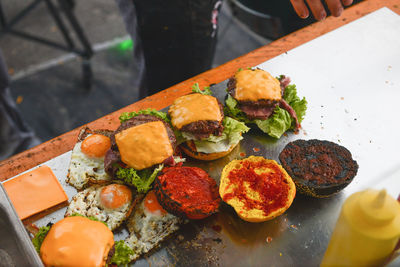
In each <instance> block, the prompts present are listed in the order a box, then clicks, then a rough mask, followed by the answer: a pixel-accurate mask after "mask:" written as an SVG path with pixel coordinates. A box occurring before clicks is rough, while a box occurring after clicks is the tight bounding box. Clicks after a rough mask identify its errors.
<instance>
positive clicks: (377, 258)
mask: <svg viewBox="0 0 400 267" xmlns="http://www.w3.org/2000/svg"><path fill="white" fill-rule="evenodd" d="M399 238H400V203H399V202H398V201H397V200H396V199H394V198H393V197H391V196H390V195H388V194H387V193H386V190H384V189H383V190H381V191H378V190H372V189H369V190H365V191H361V192H357V193H354V194H352V195H351V196H350V197H348V198H347V199H346V201H345V202H344V204H343V206H342V210H341V213H340V216H339V219H338V221H337V223H336V227H335V230H334V231H333V233H332V237H331V240H330V242H329V245H328V248H327V250H326V252H325V255H324V258H323V259H322V263H321V267H328V266H377V265H381V264H383V263H384V262H385V260H386V258H387V257H388V256H389V255H390V254H391V252H393V250H394V248H395V246H396V244H397V241H398V240H399Z"/></svg>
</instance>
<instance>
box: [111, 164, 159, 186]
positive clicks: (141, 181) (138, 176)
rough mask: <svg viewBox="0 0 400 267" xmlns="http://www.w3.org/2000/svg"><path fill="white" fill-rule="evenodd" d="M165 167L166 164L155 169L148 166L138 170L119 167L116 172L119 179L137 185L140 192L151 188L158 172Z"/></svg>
mask: <svg viewBox="0 0 400 267" xmlns="http://www.w3.org/2000/svg"><path fill="white" fill-rule="evenodd" d="M163 168H164V164H160V165H158V167H156V168H155V169H154V170H152V169H151V168H147V169H144V170H140V171H137V170H135V169H133V168H121V167H120V168H119V169H118V170H117V173H116V177H117V178H118V179H121V180H123V181H124V182H125V183H127V184H129V185H133V186H135V187H136V189H137V191H138V192H139V193H146V192H147V191H149V190H150V189H151V184H152V183H153V182H154V179H156V176H157V174H158V173H159V172H160V171H161V170H162V169H163Z"/></svg>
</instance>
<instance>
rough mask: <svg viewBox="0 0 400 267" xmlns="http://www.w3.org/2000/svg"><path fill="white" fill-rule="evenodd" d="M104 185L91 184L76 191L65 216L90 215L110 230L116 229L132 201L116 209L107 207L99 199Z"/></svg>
mask: <svg viewBox="0 0 400 267" xmlns="http://www.w3.org/2000/svg"><path fill="white" fill-rule="evenodd" d="M103 187H104V186H99V185H95V186H91V187H89V188H87V189H85V190H83V191H81V192H79V193H77V194H76V195H75V196H74V197H73V198H72V200H71V202H70V204H69V206H68V208H67V211H66V213H65V216H66V217H67V216H71V215H73V214H80V215H83V216H86V217H89V216H92V217H94V218H96V219H98V220H99V221H102V222H105V223H106V224H107V226H108V228H110V230H111V231H113V230H115V229H117V228H118V227H119V226H120V225H121V224H122V223H123V222H124V221H125V219H126V218H127V216H129V214H130V211H131V208H132V202H130V203H126V204H124V205H123V206H121V207H120V208H118V209H107V208H105V207H104V206H103V205H102V204H101V201H100V192H101V189H102V188H103Z"/></svg>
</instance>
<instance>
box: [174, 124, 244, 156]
mask: <svg viewBox="0 0 400 267" xmlns="http://www.w3.org/2000/svg"><path fill="white" fill-rule="evenodd" d="M222 125H223V126H224V131H223V132H222V134H221V135H220V136H215V135H210V136H209V137H207V138H205V139H203V140H201V141H200V140H195V137H194V136H193V135H191V134H188V133H185V132H182V136H183V137H184V138H185V139H186V140H194V143H195V145H196V149H197V151H199V152H204V153H214V152H222V151H227V150H228V149H229V148H230V147H231V146H232V145H236V144H237V143H239V141H240V140H242V139H243V137H242V134H243V133H245V132H248V131H249V130H250V128H248V127H247V126H246V125H245V124H244V123H243V122H240V121H237V120H235V119H232V118H230V117H224V119H223V121H222Z"/></svg>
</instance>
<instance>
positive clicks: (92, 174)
mask: <svg viewBox="0 0 400 267" xmlns="http://www.w3.org/2000/svg"><path fill="white" fill-rule="evenodd" d="M89 136H90V135H89ZM81 144H82V141H81V142H78V143H76V144H75V146H74V148H73V150H72V155H71V161H70V164H69V169H68V177H67V182H68V183H69V184H70V185H72V186H73V187H75V188H76V189H78V190H80V189H82V188H84V187H85V186H86V185H87V184H88V183H89V182H91V183H104V182H107V181H110V180H111V177H110V176H109V175H108V174H107V173H106V172H105V170H104V157H100V158H95V157H89V156H87V155H85V154H84V153H83V152H82V150H81Z"/></svg>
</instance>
